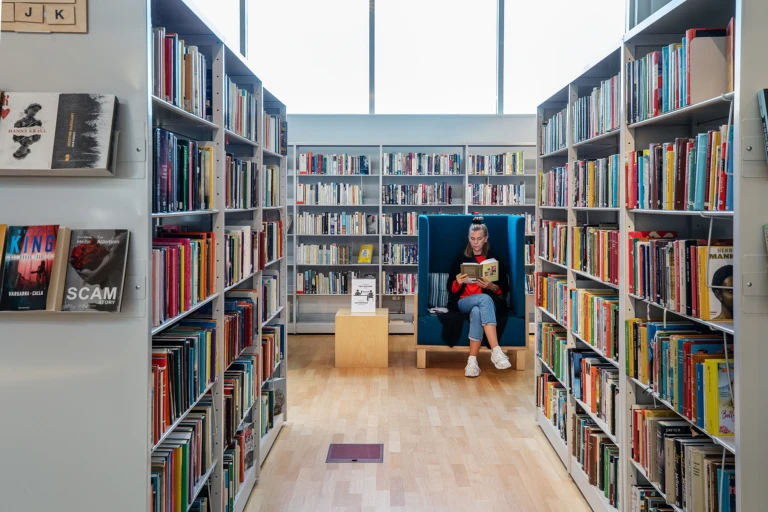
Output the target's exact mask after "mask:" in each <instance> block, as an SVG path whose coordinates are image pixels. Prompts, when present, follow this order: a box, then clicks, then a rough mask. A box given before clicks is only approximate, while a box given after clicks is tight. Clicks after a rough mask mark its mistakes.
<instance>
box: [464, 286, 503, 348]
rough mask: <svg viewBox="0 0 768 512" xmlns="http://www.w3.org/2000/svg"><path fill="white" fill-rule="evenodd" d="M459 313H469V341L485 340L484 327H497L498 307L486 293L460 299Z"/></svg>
mask: <svg viewBox="0 0 768 512" xmlns="http://www.w3.org/2000/svg"><path fill="white" fill-rule="evenodd" d="M459 311H461V312H462V313H465V314H466V313H469V340H470V341H482V340H483V326H484V325H488V324H492V325H496V306H494V305H493V299H492V298H490V297H489V296H488V295H486V294H484V293H478V294H475V295H470V296H469V297H464V298H463V299H459Z"/></svg>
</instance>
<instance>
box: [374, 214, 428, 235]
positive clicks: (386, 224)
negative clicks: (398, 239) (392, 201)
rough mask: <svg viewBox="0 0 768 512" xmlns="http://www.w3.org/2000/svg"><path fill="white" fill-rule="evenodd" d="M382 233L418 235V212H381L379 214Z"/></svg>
mask: <svg viewBox="0 0 768 512" xmlns="http://www.w3.org/2000/svg"><path fill="white" fill-rule="evenodd" d="M381 234H382V235H414V236H415V235H418V234H419V214H418V213H416V212H402V213H383V214H382V215H381Z"/></svg>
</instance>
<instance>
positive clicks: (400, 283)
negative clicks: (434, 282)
mask: <svg viewBox="0 0 768 512" xmlns="http://www.w3.org/2000/svg"><path fill="white" fill-rule="evenodd" d="M416 281H417V276H416V274H405V273H399V272H384V271H382V273H381V293H382V294H384V295H413V294H414V293H416Z"/></svg>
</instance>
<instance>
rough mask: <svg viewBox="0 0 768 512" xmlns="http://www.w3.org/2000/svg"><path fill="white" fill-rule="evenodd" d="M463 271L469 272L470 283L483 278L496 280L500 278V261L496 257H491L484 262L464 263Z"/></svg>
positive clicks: (463, 272)
mask: <svg viewBox="0 0 768 512" xmlns="http://www.w3.org/2000/svg"><path fill="white" fill-rule="evenodd" d="M461 273H462V274H467V277H469V282H470V283H474V282H475V281H477V280H478V279H481V278H483V279H485V280H487V281H492V282H496V281H498V280H499V262H498V261H497V260H496V259H495V258H489V259H487V260H485V261H483V262H482V263H462V264H461Z"/></svg>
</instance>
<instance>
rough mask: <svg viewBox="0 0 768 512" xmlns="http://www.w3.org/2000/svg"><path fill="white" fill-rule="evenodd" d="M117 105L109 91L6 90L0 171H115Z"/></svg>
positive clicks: (0, 120) (0, 130) (0, 119)
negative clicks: (87, 92)
mask: <svg viewBox="0 0 768 512" xmlns="http://www.w3.org/2000/svg"><path fill="white" fill-rule="evenodd" d="M117 103H118V102H117V98H116V97H115V96H114V95H111V94H59V93H31V92H6V93H5V94H4V95H3V96H2V105H1V108H0V111H1V112H0V169H22V170H24V169H27V170H63V169H87V170H111V163H112V139H113V133H114V130H115V122H116V119H117Z"/></svg>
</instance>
